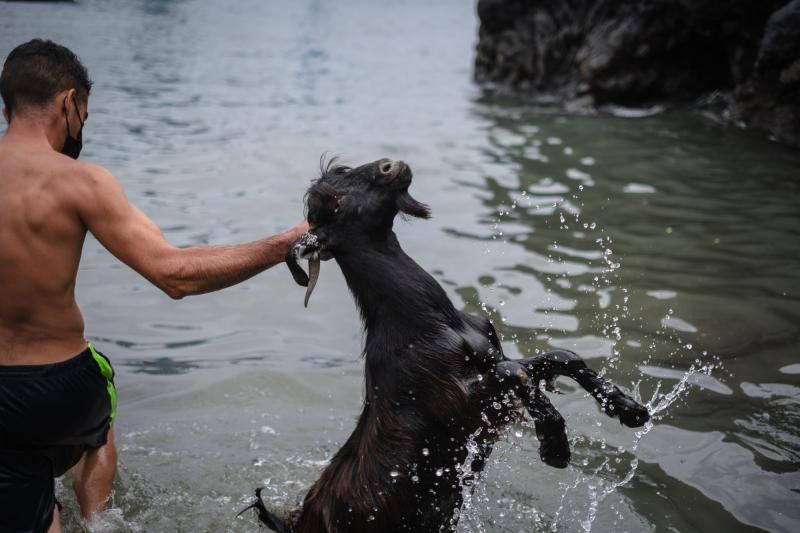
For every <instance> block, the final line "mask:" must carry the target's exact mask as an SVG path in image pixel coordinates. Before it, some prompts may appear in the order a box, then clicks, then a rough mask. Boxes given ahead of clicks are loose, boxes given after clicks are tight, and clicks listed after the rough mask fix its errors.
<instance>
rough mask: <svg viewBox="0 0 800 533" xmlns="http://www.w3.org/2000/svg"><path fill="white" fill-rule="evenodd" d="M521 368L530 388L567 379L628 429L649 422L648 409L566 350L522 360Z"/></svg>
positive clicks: (520, 361)
mask: <svg viewBox="0 0 800 533" xmlns="http://www.w3.org/2000/svg"><path fill="white" fill-rule="evenodd" d="M518 362H519V363H520V364H522V365H523V366H524V367H525V369H526V370H527V371H528V374H529V375H530V376H531V382H530V386H532V387H536V388H537V389H538V384H539V381H540V380H545V382H546V383H551V382H552V380H553V379H555V377H556V376H567V377H569V378H572V379H574V380H575V381H577V382H578V384H579V385H580V386H581V387H583V388H584V389H585V390H586V391H587V392H588V393H589V394H591V395H592V396H593V397H594V398H595V399H596V400H597V401H598V402H599V403H600V406H601V407H602V409H603V411H604V412H605V413H606V414H607V415H608V416H610V417H617V418H619V420H620V422H621V423H622V424H624V425H626V426H628V427H631V428H636V427H641V426H643V425H644V424H645V423H646V422H647V421H648V420H650V413H648V412H647V408H646V407H645V406H643V405H641V404H640V403H639V402H637V401H636V400H634V399H633V398H631V397H630V396H628V395H627V394H625V393H624V392H622V391H621V390H620V389H619V387H617V386H616V385H614V384H613V383H612V382H611V381H609V380H607V379H605V378H602V377H600V376H598V375H597V372H595V371H594V370H592V369H591V368H589V367H588V366H586V363H585V362H584V361H583V359H581V358H580V356H578V355H577V354H576V353H574V352H570V351H568V350H556V351H553V352H547V353H545V354H544V355H541V356H539V357H531V358H529V359H521V360H519V361H518Z"/></svg>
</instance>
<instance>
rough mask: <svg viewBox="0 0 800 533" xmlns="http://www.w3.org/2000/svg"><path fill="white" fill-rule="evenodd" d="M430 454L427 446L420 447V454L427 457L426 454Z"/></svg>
mask: <svg viewBox="0 0 800 533" xmlns="http://www.w3.org/2000/svg"><path fill="white" fill-rule="evenodd" d="M430 454H431V451H430V450H429V449H428V448H422V455H424V456H425V457H427V456H429V455H430Z"/></svg>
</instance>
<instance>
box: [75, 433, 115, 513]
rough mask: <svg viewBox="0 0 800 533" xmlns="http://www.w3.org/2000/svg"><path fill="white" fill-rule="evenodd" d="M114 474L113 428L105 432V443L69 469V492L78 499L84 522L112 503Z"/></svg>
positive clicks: (90, 451)
mask: <svg viewBox="0 0 800 533" xmlns="http://www.w3.org/2000/svg"><path fill="white" fill-rule="evenodd" d="M116 470H117V447H116V445H115V444H114V427H113V426H112V427H110V428H108V438H107V440H106V443H105V444H104V445H103V446H101V447H99V448H93V449H91V450H89V451H87V452H86V453H85V454H84V455H83V457H82V458H81V460H80V461H79V462H78V464H76V465H75V466H73V467H72V488H73V489H75V495H76V496H77V497H78V504H79V505H80V507H81V515H82V516H83V518H84V519H85V520H89V519H91V517H92V515H93V514H94V513H99V512H101V511H104V510H105V509H106V506H107V505H108V502H109V500H110V499H111V489H112V485H113V483H114V474H115V473H116Z"/></svg>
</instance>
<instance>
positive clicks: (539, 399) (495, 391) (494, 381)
mask: <svg viewBox="0 0 800 533" xmlns="http://www.w3.org/2000/svg"><path fill="white" fill-rule="evenodd" d="M467 387H468V390H469V391H470V399H471V400H473V401H474V402H475V403H474V405H476V406H478V408H479V409H480V410H481V413H480V416H481V418H482V420H483V422H484V424H485V425H487V426H488V428H487V429H488V433H489V435H488V436H492V437H493V436H494V435H495V434H496V432H497V431H498V429H499V428H501V427H504V426H506V425H507V424H509V423H511V422H514V421H516V420H519V419H520V418H521V416H520V413H519V412H517V411H516V410H515V408H516V405H515V404H516V402H517V401H521V402H522V405H524V406H525V408H526V409H527V410H528V413H529V414H530V415H531V417H532V418H533V421H534V425H535V427H536V438H537V439H538V440H539V456H540V457H541V459H542V461H544V462H545V463H546V464H548V465H550V466H553V467H556V468H564V467H566V466H567V464H568V463H569V458H570V451H569V441H568V440H567V434H566V424H565V422H564V418H563V417H562V416H561V414H560V413H559V412H558V411H557V410H556V408H555V407H553V405H552V404H551V403H550V401H549V400H548V399H547V397H546V396H545V395H544V393H542V391H541V390H539V388H538V386H537V383H536V382H533V381H531V378H530V376H529V374H528V372H527V371H526V369H525V367H524V366H523V365H521V364H520V362H518V361H510V360H506V361H501V362H500V363H497V364H496V365H494V366H493V367H492V369H491V370H490V371H489V372H487V373H485V374H482V375H481V376H479V377H477V378H474V379H472V380H470V381H469V382H468V384H467ZM492 440H493V439H492Z"/></svg>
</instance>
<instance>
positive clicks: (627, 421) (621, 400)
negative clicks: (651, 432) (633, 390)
mask: <svg viewBox="0 0 800 533" xmlns="http://www.w3.org/2000/svg"><path fill="white" fill-rule="evenodd" d="M615 389H616V387H615ZM603 410H604V411H605V412H606V414H607V415H608V416H611V417H617V418H619V421H620V422H621V423H622V424H623V425H625V426H628V427H629V428H638V427H642V426H643V425H645V424H646V423H647V421H648V420H650V413H649V412H648V411H647V407H645V406H644V405H642V404H640V403H639V402H637V401H636V400H634V399H633V398H631V397H630V396H628V395H626V394H625V393H623V392H622V391H620V390H619V389H616V390H615V391H614V392H613V393H612V394H610V395H609V396H608V399H607V400H606V402H605V406H604V408H603Z"/></svg>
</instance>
